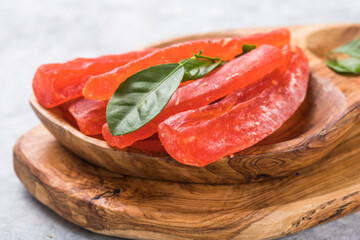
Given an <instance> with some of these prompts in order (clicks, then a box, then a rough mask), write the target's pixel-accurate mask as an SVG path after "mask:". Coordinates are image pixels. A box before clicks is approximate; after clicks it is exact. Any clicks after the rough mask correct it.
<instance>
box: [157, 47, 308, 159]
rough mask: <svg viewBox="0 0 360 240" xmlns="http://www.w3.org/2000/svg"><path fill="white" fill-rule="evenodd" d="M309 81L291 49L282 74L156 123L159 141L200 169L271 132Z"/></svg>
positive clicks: (304, 61)
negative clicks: (286, 68) (287, 63)
mask: <svg viewBox="0 0 360 240" xmlns="http://www.w3.org/2000/svg"><path fill="white" fill-rule="evenodd" d="M308 79H309V65H308V60H307V58H306V57H305V55H304V53H303V52H302V51H301V49H299V48H296V50H295V52H294V53H293V55H292V56H291V60H290V64H289V68H288V70H287V71H286V72H285V73H284V74H282V75H281V76H278V75H276V74H274V75H271V76H270V77H268V78H265V79H264V80H263V81H261V82H258V83H255V85H253V86H248V87H246V88H245V89H240V90H237V91H235V92H233V93H232V94H230V95H228V96H227V97H225V98H224V99H223V100H221V101H219V102H217V103H215V104H212V105H207V106H204V107H201V108H199V109H195V110H189V111H185V112H181V113H179V114H176V115H173V116H171V117H170V118H168V119H166V120H165V121H164V122H162V123H160V125H159V138H160V140H161V142H162V143H163V145H164V147H165V149H166V151H167V152H168V153H169V154H170V155H171V156H172V157H173V158H174V159H176V160H177V161H179V162H181V163H184V164H188V165H193V166H205V165H207V164H209V163H211V162H214V161H216V160H217V159H219V158H221V157H223V156H226V155H228V154H232V153H235V152H238V151H241V150H243V149H245V148H248V147H250V146H252V145H254V144H256V143H257V142H259V141H261V140H262V139H264V138H265V137H267V136H268V135H270V134H271V133H273V132H274V131H276V130H277V129H278V128H279V127H280V126H281V125H282V124H283V123H284V122H285V121H286V120H287V119H288V118H290V116H291V115H292V114H293V113H294V112H295V111H296V110H297V108H298V107H299V106H300V104H301V103H302V101H303V100H304V98H305V95H306V90H307V85H308ZM254 89H257V90H256V91H254ZM254 93H255V94H254ZM256 93H257V94H256Z"/></svg>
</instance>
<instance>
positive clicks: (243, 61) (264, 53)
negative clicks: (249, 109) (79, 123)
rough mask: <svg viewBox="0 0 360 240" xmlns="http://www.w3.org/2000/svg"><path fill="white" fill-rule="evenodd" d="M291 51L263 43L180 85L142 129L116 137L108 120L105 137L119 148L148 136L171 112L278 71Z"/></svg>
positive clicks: (286, 47) (231, 90)
mask: <svg viewBox="0 0 360 240" xmlns="http://www.w3.org/2000/svg"><path fill="white" fill-rule="evenodd" d="M288 52H289V46H288V45H285V46H284V47H283V49H279V48H277V47H273V46H270V45H265V44H264V45H261V46H259V47H258V48H256V49H255V50H253V51H251V52H249V53H247V54H245V55H243V56H241V57H239V58H236V59H234V60H232V61H230V62H228V63H226V64H225V65H224V66H223V67H221V68H220V69H219V70H218V71H216V72H215V73H213V74H211V75H208V76H206V77H204V78H201V79H198V80H196V81H194V82H192V83H190V84H188V85H185V86H183V87H181V88H179V89H177V90H176V92H175V93H174V95H173V96H172V98H171V99H170V101H169V103H168V104H167V105H166V107H165V108H164V109H163V110H162V112H161V113H160V114H159V115H158V116H156V117H155V118H154V119H153V120H152V121H150V122H149V123H148V124H146V125H145V126H143V127H142V128H140V129H139V130H136V131H135V132H132V133H129V134H126V135H122V136H117V137H114V136H112V135H111V134H110V132H109V128H108V126H107V124H106V125H104V127H103V136H104V139H105V140H106V141H107V142H108V143H109V145H111V146H117V147H118V148H124V147H127V146H130V145H131V144H133V143H134V142H136V141H138V140H141V139H145V138H147V137H149V136H151V135H152V134H154V133H155V132H157V127H158V125H159V123H161V122H162V121H164V120H165V119H167V118H168V117H170V116H171V115H174V114H176V113H179V112H182V111H186V110H190V109H195V108H199V107H202V106H205V105H207V104H209V103H211V102H213V101H215V100H217V99H220V98H222V97H224V96H226V95H228V94H230V93H231V92H233V91H234V90H236V89H239V88H242V87H245V86H247V85H249V84H251V83H253V82H255V81H257V80H260V79H261V78H263V77H265V76H266V75H268V74H270V73H271V72H273V71H275V70H276V69H277V68H279V67H280V66H282V65H284V61H285V55H286V53H288Z"/></svg>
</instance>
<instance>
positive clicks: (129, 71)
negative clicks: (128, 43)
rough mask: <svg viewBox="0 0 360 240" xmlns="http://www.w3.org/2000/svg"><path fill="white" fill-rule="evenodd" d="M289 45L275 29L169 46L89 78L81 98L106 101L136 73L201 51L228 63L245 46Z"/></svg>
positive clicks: (286, 36)
mask: <svg viewBox="0 0 360 240" xmlns="http://www.w3.org/2000/svg"><path fill="white" fill-rule="evenodd" d="M289 41H290V33H289V30H287V29H283V28H280V29H276V30H274V31H272V32H268V33H258V34H253V35H249V36H245V37H234V38H221V39H208V40H195V41H188V42H183V43H178V44H175V45H171V46H169V47H166V48H163V49H159V50H157V51H154V52H153V53H151V54H149V55H146V56H144V57H142V58H139V59H137V60H135V61H132V62H129V63H128V64H126V65H124V66H121V67H118V68H115V69H113V70H112V71H110V72H108V73H104V74H101V75H98V76H94V77H91V78H90V80H89V81H88V82H87V83H86V86H85V88H84V90H83V95H84V96H85V97H86V98H88V99H94V100H107V99H110V98H111V96H112V95H113V94H114V92H115V90H116V89H117V88H118V87H119V85H120V84H121V83H122V82H123V81H125V80H126V79H127V78H128V77H130V76H131V75H133V74H135V73H136V72H138V71H140V70H142V69H145V68H148V67H151V66H155V65H159V64H165V63H175V62H179V61H181V60H183V59H185V58H189V57H191V56H192V55H193V54H195V53H198V52H199V51H200V50H202V51H203V55H205V56H210V57H216V56H218V57H220V58H221V59H222V60H231V59H233V58H234V57H235V56H236V55H238V54H240V53H241V52H242V46H243V45H244V44H253V45H257V46H259V45H261V44H269V45H273V46H277V47H281V46H283V45H285V44H287V43H289Z"/></svg>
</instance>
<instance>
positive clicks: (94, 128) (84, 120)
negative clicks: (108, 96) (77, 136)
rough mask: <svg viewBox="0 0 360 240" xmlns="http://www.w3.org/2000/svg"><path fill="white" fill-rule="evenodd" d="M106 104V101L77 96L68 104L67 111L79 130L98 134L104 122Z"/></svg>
mask: <svg viewBox="0 0 360 240" xmlns="http://www.w3.org/2000/svg"><path fill="white" fill-rule="evenodd" d="M106 106H107V101H95V100H88V99H86V98H79V99H77V100H75V101H74V102H73V103H72V104H71V105H70V106H69V112H70V113H71V115H72V116H73V117H74V118H75V120H76V123H77V125H78V127H79V129H80V132H82V133H83V134H85V135H98V134H101V130H102V127H103V125H104V124H105V123H106Z"/></svg>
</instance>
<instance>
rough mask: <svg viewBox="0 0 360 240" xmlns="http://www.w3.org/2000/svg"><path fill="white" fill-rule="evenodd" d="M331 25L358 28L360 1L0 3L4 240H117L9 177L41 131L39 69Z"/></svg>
mask: <svg viewBox="0 0 360 240" xmlns="http://www.w3.org/2000/svg"><path fill="white" fill-rule="evenodd" d="M328 22H360V1H358V0H353V1H352V0H342V1H338V0H331V1H330V0H329V1H311V2H310V1H305V0H302V1H300V0H299V1H289V0H281V1H280V0H279V1H260V0H252V1H249V0H248V1H236V0H228V1H224V0H223V1H216V0H201V1H196V0H190V1H188V0H182V1H166V0H164V1H160V0H155V1H150V0H132V1H129V0H128V1H116V0H114V1H111V0H103V1H90V0H82V1H75V0H64V1H47V0H12V1H5V0H3V1H1V4H0V83H1V85H0V91H1V92H0V116H1V117H0V133H1V144H0V156H1V157H2V162H1V167H0V193H1V198H0V239H50V238H49V236H47V234H50V235H51V236H52V239H112V238H110V237H105V236H100V235H97V234H94V233H91V232H88V231H86V230H83V229H81V228H79V227H77V226H75V225H73V224H71V223H69V222H67V221H65V220H63V219H61V218H60V217H58V216H57V215H56V214H54V213H53V212H52V211H50V210H49V209H47V208H46V207H44V206H43V205H41V204H40V203H39V202H38V201H37V200H35V199H34V198H33V197H32V196H31V195H30V194H28V193H27V191H26V190H25V188H24V187H23V186H22V185H21V183H20V182H19V180H18V179H17V178H16V176H15V173H14V171H13V169H12V147H13V145H14V143H15V141H16V139H17V138H18V137H19V136H20V135H21V134H23V133H25V132H26V131H27V130H29V129H30V128H32V127H33V126H35V125H37V124H38V123H39V121H38V120H37V119H36V117H35V115H34V114H33V113H32V111H31V109H30V107H29V105H28V97H29V96H30V94H31V91H32V90H31V80H32V77H33V74H34V72H35V70H36V68H37V66H39V65H40V64H42V63H49V62H62V61H66V60H69V59H72V58H75V57H79V56H83V57H94V56H97V55H102V54H110V53H121V52H126V51H129V50H133V49H136V48H139V47H142V46H144V45H147V44H150V43H152V42H155V41H159V40H162V39H165V38H170V37H175V36H179V35H184V34H192V33H199V32H207V31H214V30H220V29H231V28H239V27H253V26H274V25H290V24H307V23H328ZM359 224H360V213H355V214H352V215H350V216H347V217H344V218H341V219H339V220H336V221H334V222H331V223H327V224H324V225H321V226H317V227H315V228H312V229H309V230H307V231H304V232H301V233H299V234H296V235H293V236H289V237H287V238H285V239H360V228H359ZM259 231H261V229H259Z"/></svg>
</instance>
